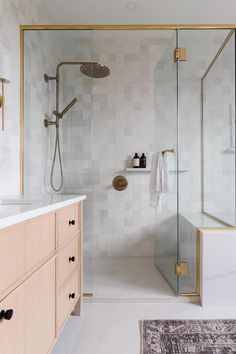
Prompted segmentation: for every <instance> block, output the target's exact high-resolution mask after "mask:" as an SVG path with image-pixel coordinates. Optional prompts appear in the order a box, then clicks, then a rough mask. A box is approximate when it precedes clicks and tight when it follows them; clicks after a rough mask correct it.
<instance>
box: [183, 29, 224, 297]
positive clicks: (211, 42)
mask: <svg viewBox="0 0 236 354" xmlns="http://www.w3.org/2000/svg"><path fill="white" fill-rule="evenodd" d="M227 33H228V31H226V30H221V31H220V30H199V31H191V30H181V31H179V47H184V48H186V49H187V61H180V62H179V170H178V173H179V225H178V227H179V260H180V262H187V263H188V269H189V272H188V276H186V277H181V276H180V293H195V292H196V290H197V286H198V284H197V267H196V257H197V245H196V240H197V229H198V228H199V227H204V226H205V227H215V226H218V227H219V224H218V223H217V222H216V221H215V220H213V219H211V218H209V217H208V216H207V215H205V214H204V213H203V212H202V124H201V78H202V76H203V74H204V72H205V71H206V69H207V67H208V65H209V63H210V62H211V60H212V58H213V57H214V55H215V53H216V52H217V50H218V49H219V47H220V45H221V44H222V42H223V41H224V38H225V37H226V35H227ZM208 160H209V158H208ZM211 166H212V165H211ZM220 226H222V225H220Z"/></svg>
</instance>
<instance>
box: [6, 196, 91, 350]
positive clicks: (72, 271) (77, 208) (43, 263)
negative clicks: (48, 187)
mask: <svg viewBox="0 0 236 354" xmlns="http://www.w3.org/2000/svg"><path fill="white" fill-rule="evenodd" d="M83 199H85V198H83ZM58 205H59V206H60V203H59V204H58ZM58 205H56V209H55V210H52V211H50V212H45V213H43V212H42V210H41V213H40V214H41V215H40V216H36V217H33V218H32V217H31V218H30V219H27V217H26V220H25V221H23V222H19V223H15V224H14V225H11V226H8V227H4V228H2V229H1V230H0V250H1V257H0V269H1V276H0V318H1V319H0V354H46V353H50V352H51V349H52V348H53V346H54V344H55V341H56V339H57V338H58V336H59V334H60V332H61V330H62V329H63V326H64V324H65V322H66V320H67V319H68V317H69V316H70V314H71V312H72V311H74V314H76V315H80V310H81V302H82V267H83V258H82V213H83V211H82V209H83V205H82V200H81V201H79V202H74V200H73V199H72V204H69V205H66V206H63V207H58Z"/></svg>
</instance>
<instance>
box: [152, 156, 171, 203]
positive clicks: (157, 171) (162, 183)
mask: <svg viewBox="0 0 236 354" xmlns="http://www.w3.org/2000/svg"><path fill="white" fill-rule="evenodd" d="M169 191H170V182H169V173H168V161H167V154H166V153H163V151H159V152H157V153H155V154H153V155H152V161H151V175H150V204H151V206H152V207H154V208H156V207H158V205H159V203H160V196H161V193H168V192H169Z"/></svg>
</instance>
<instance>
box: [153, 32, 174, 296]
mask: <svg viewBox="0 0 236 354" xmlns="http://www.w3.org/2000/svg"><path fill="white" fill-rule="evenodd" d="M175 48H176V34H173V35H172V38H171V39H170V41H169V43H168V46H167V48H166V50H165V52H164V54H163V56H162V57H161V59H160V60H159V62H158V63H157V66H156V69H155V81H154V87H155V102H156V104H155V113H156V141H157V151H161V150H165V149H174V153H170V152H166V154H168V156H167V159H168V167H169V179H170V186H171V190H170V192H168V193H163V194H162V195H161V199H160V204H159V206H158V209H157V214H156V218H157V225H156V226H157V230H156V243H155V245H156V265H157V267H158V269H159V270H160V272H161V273H162V275H163V276H164V277H165V278H166V279H167V281H168V282H169V284H170V285H171V287H172V288H173V289H174V291H175V292H176V293H178V278H177V277H176V275H175V272H174V269H175V263H176V261H177V245H178V243H177V236H178V235H177V221H178V216H177V215H178V214H177V99H176V92H177V85H176V84H177V65H176V63H174V60H173V53H174V49H175ZM163 136H164V139H163Z"/></svg>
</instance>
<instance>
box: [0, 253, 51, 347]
mask: <svg viewBox="0 0 236 354" xmlns="http://www.w3.org/2000/svg"><path fill="white" fill-rule="evenodd" d="M2 310H5V311H6V310H13V315H12V318H11V319H10V320H6V319H2V320H0V338H1V339H0V353H1V354H32V353H34V354H47V353H48V352H49V350H50V348H51V346H52V344H53V342H54V340H55V259H53V260H52V261H50V262H48V263H46V264H45V265H44V266H43V267H42V268H41V269H40V270H38V271H37V272H36V273H34V274H33V275H32V276H31V277H30V278H28V279H27V280H26V281H25V282H23V283H22V284H21V285H20V286H19V287H18V288H16V289H15V290H14V291H13V292H12V293H11V294H10V295H8V296H7V297H6V298H5V299H4V300H3V301H2V302H0V311H2Z"/></svg>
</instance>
